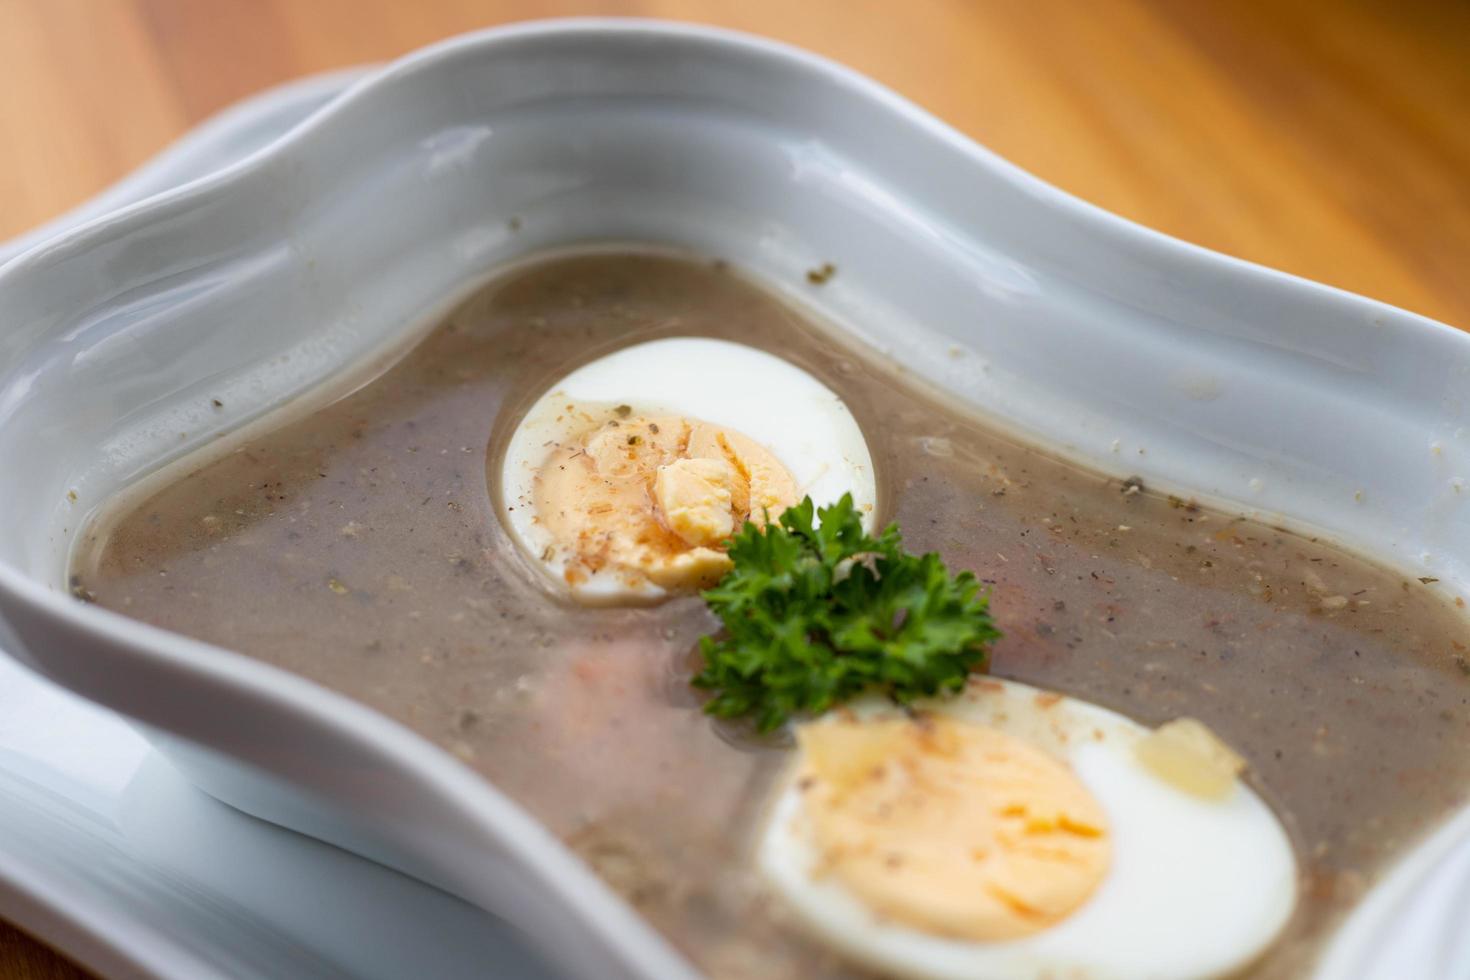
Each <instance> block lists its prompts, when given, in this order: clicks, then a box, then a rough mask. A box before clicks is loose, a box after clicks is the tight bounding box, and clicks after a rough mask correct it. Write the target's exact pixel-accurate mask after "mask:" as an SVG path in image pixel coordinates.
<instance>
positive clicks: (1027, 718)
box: [757, 678, 1297, 980]
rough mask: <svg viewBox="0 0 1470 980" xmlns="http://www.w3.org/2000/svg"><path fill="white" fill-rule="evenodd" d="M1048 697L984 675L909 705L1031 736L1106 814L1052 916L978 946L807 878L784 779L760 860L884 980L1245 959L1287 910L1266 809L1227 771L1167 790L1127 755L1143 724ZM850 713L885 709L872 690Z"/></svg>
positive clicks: (1225, 966)
mask: <svg viewBox="0 0 1470 980" xmlns="http://www.w3.org/2000/svg"><path fill="white" fill-rule="evenodd" d="M1038 695H1042V698H1041V699H1040V700H1038ZM1051 697H1052V696H1049V695H1044V693H1043V692H1041V691H1039V690H1037V689H1036V688H1033V687H1028V686H1027V685H1024V684H1018V683H1014V682H1009V681H998V680H995V679H990V678H987V679H985V680H983V681H978V682H976V683H972V684H971V686H970V687H969V688H968V689H967V690H966V691H965V693H964V694H962V695H960V696H958V697H956V698H954V699H952V700H949V701H943V702H939V701H936V702H933V703H929V704H925V705H922V707H924V708H927V709H930V710H934V711H938V712H943V713H945V714H948V715H950V716H952V717H956V718H960V719H964V720H969V721H973V722H976V723H979V724H984V725H989V726H991V727H994V728H999V729H1001V730H1003V731H1006V732H1008V733H1010V734H1012V735H1016V736H1018V737H1021V738H1025V739H1027V740H1029V741H1031V742H1032V744H1034V745H1036V746H1037V747H1039V748H1041V749H1043V750H1045V751H1048V752H1050V753H1051V754H1053V755H1054V756H1056V757H1058V758H1060V759H1062V760H1063V761H1065V762H1067V763H1068V764H1069V765H1070V766H1071V767H1072V769H1073V771H1074V772H1075V773H1076V774H1077V776H1078V778H1079V779H1080V780H1081V781H1082V783H1083V784H1084V785H1085V786H1086V787H1087V788H1088V790H1089V791H1090V792H1092V794H1093V795H1094V796H1095V797H1096V798H1097V800H1098V802H1099V803H1100V804H1101V805H1102V806H1103V808H1104V809H1105V810H1106V812H1107V814H1108V819H1109V821H1110V824H1111V833H1112V836H1113V861H1112V865H1111V867H1110V869H1109V871H1108V873H1107V876H1106V877H1105V878H1104V879H1103V882H1102V883H1101V885H1100V886H1099V887H1098V890H1097V891H1096V892H1095V893H1094V894H1093V895H1092V896H1091V897H1090V898H1089V899H1088V900H1087V902H1086V903H1084V904H1083V906H1082V907H1081V908H1079V909H1078V910H1077V911H1076V912H1074V913H1073V914H1072V915H1071V916H1069V917H1068V918H1066V919H1064V920H1062V921H1061V922H1060V923H1058V924H1056V925H1054V926H1052V927H1050V928H1048V929H1045V930H1043V931H1041V932H1038V933H1035V934H1034V935H1031V936H1027V937H1023V938H1020V939H1014V940H1007V941H1003V942H989V943H985V942H975V941H969V940H961V939H947V938H941V937H937V936H933V935H929V934H926V933H923V932H921V931H919V930H916V929H914V928H912V927H909V926H905V925H902V924H898V923H894V922H892V921H891V920H888V921H885V920H882V919H880V918H879V917H878V916H876V915H875V914H874V913H873V912H872V911H871V910H870V909H869V908H868V907H867V906H866V905H864V904H863V903H862V902H861V901H860V900H859V899H858V898H857V897H855V896H854V895H852V894H851V893H849V892H848V891H846V890H845V889H844V888H843V886H842V884H841V882H839V881H838V880H837V879H836V877H835V876H832V875H828V876H825V877H822V876H819V875H817V874H815V873H814V872H815V870H816V868H817V863H818V856H817V852H816V850H815V849H814V847H813V846H812V844H811V843H810V842H809V840H808V839H807V837H806V836H805V834H804V832H803V830H802V821H801V819H800V816H801V807H802V794H801V793H800V792H799V791H798V790H797V789H796V787H795V786H794V785H789V784H788V786H787V787H786V788H785V789H784V790H783V791H782V793H781V795H780V796H779V797H778V799H777V801H776V803H775V805H774V807H773V809H772V812H771V815H770V818H769V823H768V824H767V826H766V828H765V831H764V833H763V836H762V838H761V840H760V842H759V844H758V855H757V860H758V861H759V863H760V867H761V868H762V870H763V871H764V872H765V874H766V875H767V876H768V877H769V879H770V881H772V882H773V883H774V884H775V886H776V887H777V889H778V890H779V891H780V892H781V894H782V895H784V897H785V898H786V899H787V901H788V902H789V903H790V904H791V906H792V908H793V909H794V911H795V912H796V913H797V915H799V916H800V917H801V918H802V919H804V920H805V921H806V922H807V924H808V925H809V926H810V927H811V928H812V929H813V930H815V931H816V932H817V933H819V934H820V935H821V936H822V937H823V938H824V939H825V940H826V941H827V942H829V943H831V944H832V945H833V946H834V947H836V948H838V949H839V950H841V951H842V952H844V953H845V954H846V955H848V956H850V957H851V958H853V959H854V960H857V961H860V962H864V963H868V964H871V965H873V966H876V967H878V968H879V969H881V970H883V971H885V972H888V973H891V974H893V975H895V976H902V977H911V978H922V980H1035V978H1039V977H1066V978H1086V980H1204V978H1213V977H1221V976H1225V975H1228V974H1231V973H1234V972H1235V971H1237V970H1239V969H1241V968H1242V967H1243V966H1245V965H1246V964H1248V963H1249V962H1250V961H1251V960H1252V959H1254V958H1255V957H1256V956H1258V955H1259V954H1260V953H1261V952H1262V951H1263V950H1265V948H1266V947H1267V946H1269V945H1270V943H1271V942H1272V940H1273V939H1275V937H1276V936H1277V935H1278V934H1279V933H1280V931H1281V929H1282V927H1283V926H1285V924H1286V922H1287V920H1288V919H1289V918H1290V916H1291V913H1292V910H1293V908H1294V907H1295V905H1296V890H1297V871H1296V860H1295V857H1294V855H1293V852H1292V848H1291V843H1290V841H1289V840H1288V839H1287V836H1286V833H1285V831H1284V830H1283V829H1282V827H1281V824H1280V823H1279V822H1278V821H1277V819H1276V817H1275V815H1274V814H1273V813H1272V812H1271V810H1270V808H1269V807H1267V806H1266V804H1265V803H1263V802H1262V801H1261V799H1260V798H1259V797H1258V796H1256V794H1255V793H1254V792H1252V791H1251V790H1250V788H1249V787H1247V786H1245V785H1244V784H1243V783H1239V782H1237V784H1236V786H1235V787H1234V788H1233V789H1232V790H1231V792H1230V794H1229V795H1228V796H1227V797H1226V798H1225V799H1223V800H1220V801H1214V800H1205V799H1201V798H1199V797H1195V796H1191V795H1189V794H1187V793H1185V792H1183V791H1181V790H1178V789H1176V788H1174V787H1173V786H1171V785H1169V784H1168V783H1165V782H1164V781H1162V780H1161V779H1159V778H1158V777H1157V776H1155V775H1153V774H1152V773H1151V772H1150V771H1149V770H1147V769H1146V768H1144V766H1143V765H1142V764H1141V763H1139V762H1138V761H1136V759H1135V754H1134V749H1135V747H1136V745H1137V743H1138V741H1139V740H1140V739H1141V738H1142V737H1144V736H1145V735H1147V734H1148V729H1146V728H1144V727H1142V726H1141V725H1138V724H1137V723H1135V722H1133V721H1131V720H1129V719H1127V718H1124V717H1123V716H1121V715H1119V714H1116V713H1115V712H1112V711H1108V710H1106V709H1104V708H1100V707H1097V706H1096V705H1091V704H1087V703H1086V702H1083V701H1078V700H1075V699H1072V698H1062V699H1061V700H1060V701H1056V702H1051V701H1050V698H1051ZM857 710H858V713H859V715H861V716H881V715H884V714H892V713H893V712H894V711H895V709H894V708H893V707H892V706H891V705H889V704H887V703H884V702H877V701H874V702H865V703H863V704H861V705H859V706H858V708H857Z"/></svg>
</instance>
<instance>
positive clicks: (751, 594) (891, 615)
mask: <svg viewBox="0 0 1470 980" xmlns="http://www.w3.org/2000/svg"><path fill="white" fill-rule="evenodd" d="M814 518H815V519H814ZM729 554H730V558H731V559H732V561H733V562H734V567H733V568H732V569H731V570H730V571H729V572H728V573H727V574H726V575H725V577H724V578H723V579H721V580H720V582H719V583H718V584H717V585H716V586H715V587H714V588H712V589H709V590H708V591H706V592H705V593H704V594H703V595H704V599H705V601H706V602H707V603H709V607H710V609H711V610H712V611H713V612H714V613H715V614H716V615H717V616H719V617H720V621H721V622H722V623H723V624H724V627H725V629H724V632H723V633H722V634H720V635H718V636H707V637H705V638H704V639H703V640H702V641H700V647H699V649H700V653H701V654H703V657H704V668H703V669H702V670H701V671H700V672H699V673H698V674H696V675H695V677H694V678H693V680H692V683H693V684H694V686H695V687H698V688H702V689H705V690H708V691H713V692H714V696H713V697H712V698H710V700H709V701H708V702H706V704H705V711H707V712H708V713H710V714H712V715H717V716H719V717H722V718H736V717H744V716H747V715H753V716H754V717H755V722H756V727H757V728H758V729H759V730H760V731H762V732H768V731H771V730H772V729H775V728H778V727H779V726H780V725H781V724H782V723H783V722H785V721H786V720H787V719H788V718H789V717H791V716H792V715H795V714H802V713H806V714H818V713H820V712H822V711H826V710H827V709H828V708H831V707H833V706H835V705H838V704H841V703H843V702H845V701H848V700H851V699H852V698H854V697H856V696H857V695H859V694H862V693H863V692H865V691H873V690H876V691H881V692H883V693H886V694H888V695H889V696H890V697H892V698H894V699H895V700H897V701H899V702H900V703H907V702H909V701H912V700H913V699H915V698H918V697H923V696H927V695H933V694H946V693H953V692H955V691H958V690H960V688H962V687H963V686H964V684H965V678H966V676H967V675H968V674H969V673H970V671H972V670H976V669H983V668H984V667H985V666H986V664H987V662H988V660H989V653H990V644H991V643H992V642H993V641H995V640H996V639H998V638H999V637H1000V631H999V630H997V629H996V628H995V624H994V623H993V622H992V621H991V618H990V607H989V601H988V599H987V597H986V596H985V595H982V594H981V593H980V585H979V583H978V582H977V581H976V580H975V576H974V575H972V574H970V573H969V572H960V573H959V574H958V575H951V574H950V573H949V570H948V569H947V568H945V566H944V562H943V561H941V560H940V558H939V556H938V555H937V554H933V553H930V554H926V555H910V554H908V553H906V552H905V551H904V550H903V539H902V538H901V537H900V535H899V532H898V526H897V525H896V524H890V525H888V527H886V528H884V529H883V532H882V533H881V534H880V535H878V537H876V538H874V537H872V536H870V535H869V534H867V533H866V532H865V531H864V530H863V526H862V518H861V516H860V515H859V514H858V512H857V508H856V507H854V505H853V502H852V496H851V495H850V494H848V495H844V496H843V498H842V499H841V500H839V501H838V502H837V503H835V504H833V505H832V506H830V507H823V508H821V509H820V510H818V509H816V508H815V507H814V506H813V504H812V500H811V498H810V497H807V498H806V499H804V500H803V501H802V502H801V503H799V504H797V505H796V506H795V507H792V508H790V509H788V510H786V511H785V512H784V513H783V514H782V515H781V517H780V520H779V522H777V523H772V524H770V525H768V526H767V527H765V528H760V527H757V526H756V525H754V524H751V523H747V524H746V525H745V527H743V528H742V529H741V530H740V531H739V532H738V533H737V534H736V535H735V536H734V537H733V538H732V539H731V541H730V548H729Z"/></svg>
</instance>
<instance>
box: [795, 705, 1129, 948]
mask: <svg viewBox="0 0 1470 980" xmlns="http://www.w3.org/2000/svg"><path fill="white" fill-rule="evenodd" d="M798 738H799V741H800V745H801V751H802V764H801V770H800V772H799V774H798V780H799V781H798V786H799V787H801V788H802V790H803V796H802V802H803V806H802V813H803V814H804V816H805V819H806V820H807V827H808V828H809V831H810V833H811V837H812V840H813V842H814V843H815V845H816V847H817V849H818V853H819V855H820V860H821V865H820V869H821V870H822V871H823V872H825V873H827V874H831V875H835V876H836V877H837V878H838V879H839V880H840V881H841V882H842V883H843V884H844V886H845V887H846V888H847V889H848V890H849V891H851V892H852V893H854V894H855V895H856V896H857V897H858V898H860V899H861V900H862V901H863V902H865V903H866V904H867V905H868V906H869V907H870V908H871V909H873V910H874V911H875V912H877V913H878V914H879V915H881V916H884V917H886V918H889V919H893V920H896V921H898V922H902V923H904V924H906V925H909V926H912V927H915V928H918V929H921V930H924V931H925V932H930V933H933V934H936V935H941V936H949V937H956V938H964V939H974V940H985V941H993V940H1004V939H1013V938H1017V937H1020V936H1025V935H1029V934H1031V933H1034V932H1037V931H1039V930H1041V929H1044V928H1046V927H1047V926H1050V925H1053V924H1055V923H1057V922H1059V921H1060V920H1062V919H1063V918H1065V917H1066V916H1067V915H1069V914H1071V913H1072V912H1073V911H1075V910H1076V909H1077V908H1078V907H1079V906H1080V905H1081V904H1082V903H1083V902H1084V901H1086V899H1087V898H1088V897H1089V896H1090V895H1091V894H1092V893H1093V892H1094V891H1095V890H1096V889H1097V886H1098V885H1099V884H1100V883H1101V882H1102V880H1103V877H1104V876H1105V875H1106V873H1107V870H1108V867H1109V864H1110V863H1111V860H1112V841H1111V838H1110V835H1109V830H1108V823H1107V818H1106V816H1105V814H1104V813H1103V809H1102V806H1101V805H1100V804H1099V803H1098V802H1097V800H1096V799H1095V798H1094V797H1093V796H1092V794H1091V793H1089V792H1088V790H1087V788H1086V787H1084V786H1083V785H1082V783H1081V782H1080V781H1079V780H1078V779H1077V777H1076V775H1074V774H1073V772H1072V771H1071V770H1070V769H1069V768H1068V767H1067V766H1066V765H1064V764H1063V763H1061V762H1059V761H1057V760H1056V759H1054V758H1053V757H1051V756H1050V755H1048V754H1046V753H1045V752H1043V751H1041V750H1040V749H1038V748H1035V747H1034V746H1032V745H1031V744H1029V743H1028V742H1025V741H1023V740H1021V739H1019V738H1016V737H1015V736H1013V735H1009V734H1007V733H1005V732H1002V731H998V730H996V729H993V728H989V727H986V726H983V725H977V724H973V723H970V722H965V721H959V720H956V719H953V718H948V717H944V716H923V717H920V718H917V719H908V718H885V719H869V720H863V721H860V720H857V719H854V718H851V717H840V716H839V717H836V718H831V719H827V720H823V721H819V722H815V723H812V724H809V725H806V726H804V727H803V728H802V729H801V730H800V732H799V733H798Z"/></svg>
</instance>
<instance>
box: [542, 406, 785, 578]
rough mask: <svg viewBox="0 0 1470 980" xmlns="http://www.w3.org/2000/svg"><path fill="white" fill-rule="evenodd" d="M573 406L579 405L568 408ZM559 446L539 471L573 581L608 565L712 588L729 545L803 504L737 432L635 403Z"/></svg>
mask: <svg viewBox="0 0 1470 980" xmlns="http://www.w3.org/2000/svg"><path fill="white" fill-rule="evenodd" d="M568 410H569V411H571V410H572V409H571V408H570V407H569V409H568ZM610 416H611V417H605V418H603V419H601V420H600V421H599V420H598V418H597V417H596V416H589V419H590V421H591V426H590V428H589V429H588V430H587V431H586V432H584V433H583V434H582V435H581V437H580V438H577V439H575V440H572V441H571V442H569V443H568V444H565V445H561V446H558V447H556V448H555V449H554V450H553V451H552V453H551V456H550V457H549V458H548V460H547V462H546V464H545V465H544V466H542V468H541V470H540V471H539V472H538V473H537V476H536V481H535V501H534V503H535V507H536V519H537V521H538V522H539V523H540V524H541V525H542V526H543V527H545V528H546V530H547V531H548V532H550V534H551V537H552V539H553V541H554V542H555V544H554V545H553V546H552V550H551V551H550V552H548V553H547V554H546V555H545V556H543V557H545V558H546V559H548V560H549V559H550V558H551V557H552V556H553V554H556V555H559V556H560V557H562V558H564V559H565V567H566V572H565V575H566V578H567V581H568V582H569V583H570V584H572V585H577V584H579V583H580V582H583V581H586V579H587V578H588V577H589V576H591V575H593V574H597V573H600V572H604V571H611V572H613V573H615V574H618V575H620V576H622V577H623V579H624V580H625V581H627V582H628V583H629V584H630V585H638V584H641V583H644V582H652V583H654V584H655V585H658V586H661V587H663V588H666V589H670V590H675V591H677V590H684V589H699V588H705V587H707V586H709V585H711V584H713V583H714V582H716V581H718V580H719V578H720V577H721V576H722V575H724V574H725V572H726V571H727V570H728V569H729V567H730V559H729V557H728V556H727V555H726V554H725V552H724V543H725V541H726V540H728V539H729V537H730V535H731V534H732V533H733V532H734V531H735V530H736V529H737V528H739V527H740V526H741V525H742V524H744V522H745V521H746V520H751V521H754V522H755V523H757V524H764V523H765V522H766V521H767V520H774V519H775V518H776V517H777V516H778V515H779V514H780V513H781V511H783V510H785V509H786V508H787V507H789V506H791V505H792V504H794V503H795V502H796V484H795V481H793V480H792V478H791V474H790V473H788V472H787V471H786V468H785V467H784V466H782V465H781V463H780V462H779V461H778V460H776V458H775V457H774V456H772V455H771V453H770V452H769V451H768V450H766V449H765V448H764V447H763V446H761V445H759V444H758V443H756V442H755V441H754V440H752V439H750V438H749V437H747V436H745V435H742V434H741V433H739V432H736V431H734V430H733V429H728V428H724V427H721V426H716V425H713V424H711V423H708V422H702V421H699V420H697V419H686V418H680V417H678V416H654V417H649V416H642V415H633V414H632V413H631V412H630V411H629V410H627V408H626V406H624V407H622V408H620V409H617V410H614V411H613V412H612V413H610Z"/></svg>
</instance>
